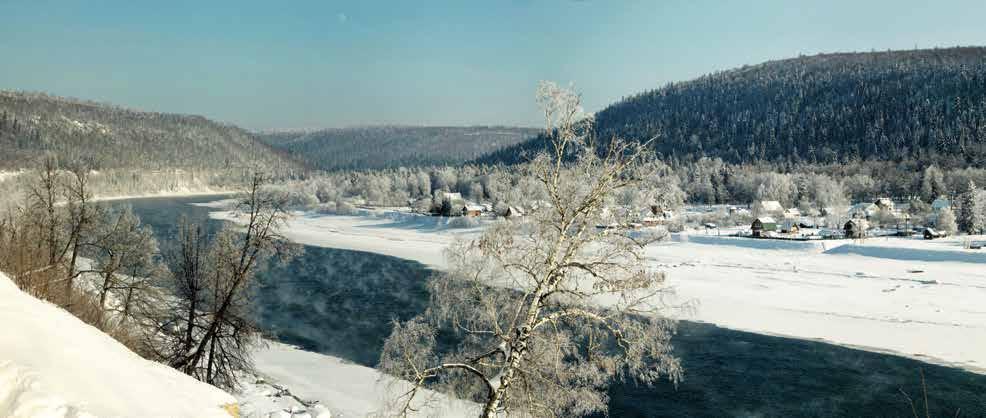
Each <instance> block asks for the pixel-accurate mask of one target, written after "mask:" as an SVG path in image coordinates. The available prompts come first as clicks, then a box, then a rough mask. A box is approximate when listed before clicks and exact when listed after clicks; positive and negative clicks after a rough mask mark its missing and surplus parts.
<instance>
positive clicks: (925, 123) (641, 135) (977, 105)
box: [478, 47, 986, 167]
mask: <svg viewBox="0 0 986 418" xmlns="http://www.w3.org/2000/svg"><path fill="white" fill-rule="evenodd" d="M595 117H596V131H597V134H598V137H599V138H600V142H601V144H600V145H601V146H604V145H605V142H606V140H607V139H608V138H611V137H613V136H614V135H615V136H621V137H624V138H628V139H632V140H639V141H645V140H649V139H651V138H656V139H655V140H654V142H653V149H654V151H655V152H656V154H657V155H658V156H660V157H663V158H665V159H667V160H672V161H673V160H680V161H694V160H697V159H699V158H701V157H713V158H720V159H722V160H723V161H725V162H727V163H760V162H774V163H777V162H781V163H802V162H804V163H845V162H850V161H857V160H890V161H896V162H902V161H914V160H916V161H920V162H921V163H923V164H932V163H934V164H937V165H939V166H943V167H964V166H967V165H976V166H979V165H982V163H983V161H984V158H986V145H984V142H986V48H981V47H974V48H973V47H968V48H966V47H961V48H944V49H927V50H913V51H886V52H868V53H836V54H820V55H815V56H802V57H798V58H793V59H785V60H779V61H770V62H766V63H763V64H760V65H753V66H745V67H742V68H737V69H733V70H729V71H723V72H718V73H714V74H709V75H706V76H703V77H700V78H698V79H695V80H691V81H686V82H681V83H673V84H668V85H666V86H664V87H662V88H658V89H655V90H651V91H646V92H643V93H639V94H635V95H632V96H629V97H626V98H624V99H622V100H620V101H618V102H616V103H614V104H612V105H611V106H609V107H607V108H605V109H604V110H602V111H600V112H598V113H597V114H596V115H595ZM545 143H546V142H545V138H544V137H543V136H541V137H539V138H535V139H532V140H530V141H528V142H525V143H523V144H518V145H516V146H514V147H509V148H505V149H502V150H499V151H496V152H494V153H492V154H490V155H488V156H486V157H484V158H481V159H479V160H478V161H479V162H483V163H497V162H505V163H515V162H519V161H521V159H522V158H523V157H522V156H523V155H524V154H525V152H527V153H528V154H529V153H530V151H533V150H539V149H542V148H543V147H544V144H545Z"/></svg>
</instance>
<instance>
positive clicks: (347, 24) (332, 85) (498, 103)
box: [0, 0, 986, 129]
mask: <svg viewBox="0 0 986 418" xmlns="http://www.w3.org/2000/svg"><path fill="white" fill-rule="evenodd" d="M984 16H986V2H984V1H981V0H977V1H955V2H929V1H907V0H898V1H862V0H854V1H841V0H834V1H825V2H822V1H818V2H803V1H779V0H778V1H753V2H751V1H726V0H722V1H667V2H657V1H618V0H609V1H597V0H583V1H571V0H569V1H560V0H559V1H547V0H545V1H534V0H527V1H521V0H514V1H509V0H505V1H478V0H477V1H464V0H462V1H424V0H419V1H392V2H384V1H372V0H367V1H326V0H323V1H282V2H273V1H265V2H260V1H250V0H240V1H235V2H234V1H230V2H225V1H180V0H176V1H160V2H150V1H146V2H145V1H97V0H93V1H81V0H73V1H68V0H66V1H45V0H33V1H20V0H0V57H2V60H0V89H9V90H29V91H44V92H48V93H51V94H56V95H61V96H70V97H77V98H83V99H91V100H96V101H101V102H109V103H114V104H118V105H122V106H126V107H132V108H137V109H143V110H153V111H162V112H178V113H192V114H201V115H204V116H207V117H210V118H213V119H217V120H222V121H227V122H232V123H235V124H238V125H240V126H243V127H246V128H252V129H267V128H315V127H334V126H351V125H366V124H380V123H391V124H413V125H422V124H432V125H433V124H448V125H469V124H506V125H528V126H536V125H537V124H538V123H539V119H538V114H537V109H536V106H535V104H534V89H535V87H536V85H537V82H538V80H544V79H547V80H554V81H558V82H562V83H568V82H573V83H575V85H576V87H577V88H578V89H579V90H581V91H582V92H583V94H584V97H585V102H586V107H587V109H588V110H590V111H595V110H599V109H601V108H603V107H605V106H606V105H607V104H609V103H611V102H613V101H615V100H618V99H620V98H621V97H623V96H627V95H630V94H633V93H636V92H639V91H642V90H647V89H652V88H656V87H659V86H661V85H663V84H665V83H667V82H669V81H680V80H687V79H690V78H694V77H696V76H699V75H702V74H705V73H709V72H712V71H718V70H725V69H729V68H733V67H736V66H741V65H744V64H756V63H759V62H762V61H765V60H770V59H780V58H786V57H792V56H797V55H798V54H814V53H818V52H833V51H869V50H873V49H876V50H885V49H910V48H914V47H915V46H917V47H921V48H925V47H934V46H954V45H983V44H986V24H984V23H983V21H982V18H983V17H984Z"/></svg>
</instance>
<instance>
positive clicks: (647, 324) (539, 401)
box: [380, 83, 681, 417]
mask: <svg viewBox="0 0 986 418" xmlns="http://www.w3.org/2000/svg"><path fill="white" fill-rule="evenodd" d="M538 99H539V102H540V104H541V105H542V107H543V109H544V112H545V113H544V116H545V120H546V122H547V123H546V125H547V126H548V130H547V132H549V134H550V135H551V138H552V146H551V148H550V149H549V151H547V152H545V153H543V154H540V155H539V156H538V157H536V158H534V160H533V162H532V164H531V173H532V175H533V178H534V179H535V181H536V182H537V183H539V184H540V186H541V187H542V188H543V189H544V191H545V194H546V200H547V201H546V202H545V203H546V204H543V205H540V206H539V207H538V209H536V210H534V211H533V213H531V214H529V216H527V217H525V219H524V220H523V221H520V222H508V221H503V222H499V223H496V224H494V225H492V226H491V227H489V228H487V229H486V230H485V231H484V232H483V234H482V235H481V236H480V237H479V238H478V239H476V240H474V241H472V242H468V243H462V244H459V245H455V246H454V249H453V250H450V251H448V253H447V256H448V257H449V262H450V263H449V264H450V268H449V271H448V272H446V273H443V274H440V275H438V276H437V277H435V278H433V279H432V280H431V282H430V284H429V289H430V293H431V297H432V301H431V304H430V306H429V308H428V310H427V311H426V312H425V313H424V314H422V315H420V316H419V317H417V318H414V319H412V320H410V321H408V322H405V323H398V324H396V325H395V327H394V332H393V334H392V335H391V336H390V338H388V340H387V342H386V343H385V345H384V349H383V352H382V355H381V362H380V365H381V367H382V369H383V370H385V371H387V372H388V373H390V374H393V375H395V376H398V377H400V378H402V379H406V380H408V381H410V382H412V384H413V388H412V389H411V390H410V391H408V392H406V393H402V394H400V395H399V397H398V399H397V402H396V404H397V407H396V411H395V412H396V413H397V414H399V415H407V414H408V413H410V412H411V411H412V410H413V409H414V408H416V407H418V406H420V400H419V402H418V403H415V400H416V398H417V397H418V396H419V395H421V389H422V388H424V387H425V385H427V384H429V383H431V384H434V385H437V386H438V387H439V388H441V389H443V390H446V391H449V392H451V393H454V394H456V395H458V396H460V397H464V398H467V399H471V400H473V401H476V402H479V403H480V404H481V405H482V407H483V410H482V416H483V417H496V416H499V415H500V414H504V413H513V414H519V415H529V416H578V415H584V414H588V413H592V412H597V411H605V410H606V405H607V395H606V387H607V386H608V385H609V383H610V381H611V380H613V379H616V378H627V379H636V380H637V381H638V382H642V383H644V384H649V383H653V382H655V381H657V380H658V379H660V378H663V377H667V378H670V379H671V380H672V381H677V380H678V379H680V378H681V365H680V364H679V361H678V359H677V358H675V357H674V355H673V354H672V352H671V345H670V338H671V334H672V333H673V330H674V324H673V322H672V321H670V320H669V319H667V317H666V315H665V313H666V312H665V311H664V305H663V304H662V302H661V301H660V300H659V296H660V295H661V294H663V293H664V292H667V291H668V290H667V289H666V288H665V287H664V286H663V285H664V274H663V273H661V272H658V271H655V270H653V269H652V267H651V266H649V265H647V263H646V261H645V260H644V257H643V252H642V248H643V247H642V246H643V245H644V244H646V243H647V242H649V240H648V239H646V238H641V237H636V236H634V235H632V234H627V233H625V232H620V231H614V230H609V229H600V228H597V227H596V226H597V225H598V224H600V223H602V224H609V223H611V222H614V221H620V219H614V216H613V212H612V211H608V210H607V209H606V202H607V201H609V200H612V199H613V198H614V197H615V194H616V193H619V192H620V191H621V190H622V189H624V188H626V187H631V186H637V187H639V186H640V185H641V184H642V180H643V179H645V178H647V175H648V173H647V172H646V164H642V163H643V159H642V153H643V152H644V149H645V147H644V146H642V145H639V144H637V143H627V142H623V141H621V140H619V139H613V140H611V141H609V142H608V146H607V151H606V152H605V153H604V154H603V155H598V154H597V153H596V152H594V148H593V147H592V146H591V144H592V142H591V138H592V137H591V130H590V127H591V124H590V120H589V119H586V118H583V116H582V113H581V106H580V98H579V96H578V95H577V94H575V93H573V92H572V91H570V90H567V89H563V88H559V87H558V86H556V85H555V84H552V83H543V84H542V85H541V87H540V89H539V90H538ZM638 238H639V239H638ZM598 300H608V301H613V305H611V306H609V307H601V306H599V305H597V304H596V301H598ZM439 330H442V332H443V333H449V334H446V335H445V337H446V338H447V337H450V336H454V337H455V338H456V339H457V340H458V343H457V344H456V347H455V348H454V349H451V350H442V349H440V348H439V347H438V344H437V341H436V333H437V332H439Z"/></svg>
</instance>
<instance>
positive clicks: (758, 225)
mask: <svg viewBox="0 0 986 418" xmlns="http://www.w3.org/2000/svg"><path fill="white" fill-rule="evenodd" d="M750 230H751V231H753V236H755V237H765V236H767V235H766V233H767V232H774V231H777V221H775V220H774V218H771V217H769V216H761V217H759V218H757V219H754V220H753V224H751V225H750Z"/></svg>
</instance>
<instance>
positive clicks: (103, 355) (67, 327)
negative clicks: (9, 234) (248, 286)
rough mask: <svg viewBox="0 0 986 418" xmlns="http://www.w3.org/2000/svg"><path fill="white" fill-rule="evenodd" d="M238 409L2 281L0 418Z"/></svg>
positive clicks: (221, 415) (221, 416) (222, 415)
mask: <svg viewBox="0 0 986 418" xmlns="http://www.w3.org/2000/svg"><path fill="white" fill-rule="evenodd" d="M235 402H236V400H235V399H234V398H233V397H232V396H230V395H229V394H227V393H225V392H223V391H221V390H219V389H216V388H214V387H212V386H209V385H207V384H205V383H201V382H199V381H196V380H194V379H192V378H190V377H188V376H185V375H183V374H181V373H179V372H177V371H175V370H173V369H171V368H169V367H167V366H165V365H163V364H158V363H154V362H151V361H148V360H144V359H143V358H141V357H140V356H138V355H137V354H135V353H133V352H132V351H130V350H128V349H127V348H126V347H124V346H123V345H122V344H120V343H119V342H117V341H116V340H114V339H112V338H111V337H110V336H108V335H106V334H104V333H103V332H101V331H99V330H97V329H96V328H93V327H91V326H89V325H87V324H85V323H83V322H82V321H80V320H79V319H77V318H75V317H74V316H72V315H71V314H69V313H68V312H66V311H64V310H62V309H60V308H58V307H57V306H54V305H52V304H49V303H47V302H43V301H40V300H38V299H35V298H34V297H31V296H30V295H27V294H25V293H23V292H21V291H20V290H19V289H18V288H17V286H15V285H14V283H13V282H11V281H10V280H9V279H8V278H7V277H6V276H4V275H3V274H0V417H10V418H20V417H46V418H47V417H50V418H82V417H102V418H110V417H148V418H150V417H162V418H163V417H168V418H178V417H195V418H198V417H202V418H210V417H216V418H229V417H230V413H229V412H227V411H226V410H225V409H224V406H230V405H231V404H235Z"/></svg>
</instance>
